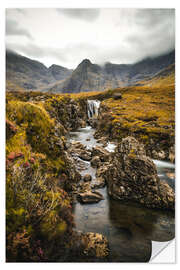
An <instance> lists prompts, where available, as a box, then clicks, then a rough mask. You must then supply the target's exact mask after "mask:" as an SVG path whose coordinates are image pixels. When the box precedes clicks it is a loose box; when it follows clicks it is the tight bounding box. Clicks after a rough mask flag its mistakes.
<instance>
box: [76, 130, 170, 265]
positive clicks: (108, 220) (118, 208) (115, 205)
mask: <svg viewBox="0 0 180 270" xmlns="http://www.w3.org/2000/svg"><path fill="white" fill-rule="evenodd" d="M93 133H94V130H93V129H91V128H85V129H80V130H79V131H78V132H74V133H73V134H71V136H72V138H71V139H74V140H77V141H80V142H81V143H83V144H85V145H88V146H89V147H90V148H92V146H94V145H96V140H95V139H94V137H93ZM87 138H88V139H90V141H87V140H86V139H87ZM158 162H159V161H158ZM158 162H157V161H155V163H156V166H157V169H158V174H159V175H160V174H161V175H162V178H163V180H164V181H167V180H168V181H170V180H171V184H173V185H174V181H173V179H170V178H169V177H168V176H167V174H166V173H167V170H171V173H173V172H174V168H173V167H172V166H170V165H169V167H168V166H167V167H166V164H164V162H160V163H158ZM81 173H82V174H84V172H81ZM86 173H91V174H92V167H91V166H90V163H89V166H88V168H87V169H86ZM94 175H95V172H94V171H93V176H94ZM92 181H93V180H92ZM99 191H100V192H101V194H102V195H103V196H104V198H105V200H102V201H100V202H99V203H95V204H79V203H77V204H76V205H75V206H74V214H75V224H76V229H77V230H80V231H83V232H97V233H102V234H103V235H105V236H106V237H107V239H108V241H109V247H110V256H109V261H111V262H147V261H149V260H150V258H151V256H152V254H153V256H154V255H155V253H156V252H158V251H159V250H161V248H162V242H167V241H170V240H172V239H173V238H174V235H175V225H174V215H173V213H172V212H168V211H160V210H152V209H147V208H143V207H141V206H139V205H135V204H133V205H132V204H126V203H122V202H120V201H116V200H113V199H112V198H109V196H108V195H107V191H106V187H105V188H102V189H99ZM152 241H153V246H152ZM152 248H153V251H152Z"/></svg>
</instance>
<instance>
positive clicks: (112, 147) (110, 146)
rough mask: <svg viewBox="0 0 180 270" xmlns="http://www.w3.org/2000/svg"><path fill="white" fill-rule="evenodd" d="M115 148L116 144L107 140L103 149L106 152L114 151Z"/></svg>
mask: <svg viewBox="0 0 180 270" xmlns="http://www.w3.org/2000/svg"><path fill="white" fill-rule="evenodd" d="M115 148H116V145H115V144H114V143H111V142H108V144H107V146H106V147H105V149H106V150H107V151H108V152H114V150H115Z"/></svg>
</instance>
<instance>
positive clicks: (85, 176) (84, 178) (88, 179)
mask: <svg viewBox="0 0 180 270" xmlns="http://www.w3.org/2000/svg"><path fill="white" fill-rule="evenodd" d="M91 179H92V176H91V175H90V174H88V173H87V174H85V175H84V176H83V181H84V182H89V181H91Z"/></svg>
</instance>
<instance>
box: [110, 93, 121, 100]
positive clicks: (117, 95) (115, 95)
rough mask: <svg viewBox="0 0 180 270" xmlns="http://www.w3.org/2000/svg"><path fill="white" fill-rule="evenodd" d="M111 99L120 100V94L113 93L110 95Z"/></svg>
mask: <svg viewBox="0 0 180 270" xmlns="http://www.w3.org/2000/svg"><path fill="white" fill-rule="evenodd" d="M112 98H114V99H115V100H117V99H122V94H121V93H114V94H113V95H112Z"/></svg>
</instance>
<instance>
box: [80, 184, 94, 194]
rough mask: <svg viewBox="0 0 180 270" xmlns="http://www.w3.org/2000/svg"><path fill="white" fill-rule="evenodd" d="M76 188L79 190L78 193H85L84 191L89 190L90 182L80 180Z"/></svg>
mask: <svg viewBox="0 0 180 270" xmlns="http://www.w3.org/2000/svg"><path fill="white" fill-rule="evenodd" d="M78 190H79V193H85V192H88V191H90V192H91V186H90V182H81V183H79V185H78Z"/></svg>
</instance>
